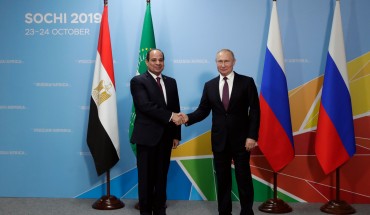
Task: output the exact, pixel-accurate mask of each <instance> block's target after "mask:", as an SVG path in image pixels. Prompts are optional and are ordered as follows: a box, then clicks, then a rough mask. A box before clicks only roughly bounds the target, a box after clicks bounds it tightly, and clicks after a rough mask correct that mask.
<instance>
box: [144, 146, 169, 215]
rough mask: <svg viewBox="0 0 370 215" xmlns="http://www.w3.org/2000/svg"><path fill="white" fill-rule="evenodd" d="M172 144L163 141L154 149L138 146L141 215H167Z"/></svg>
mask: <svg viewBox="0 0 370 215" xmlns="http://www.w3.org/2000/svg"><path fill="white" fill-rule="evenodd" d="M171 149H172V142H169V141H161V142H160V143H159V144H157V145H156V146H154V147H149V146H142V145H137V169H138V182H139V204H140V214H141V215H152V214H153V215H165V214H166V200H167V194H166V188H167V173H168V168H169V165H170V157H171Z"/></svg>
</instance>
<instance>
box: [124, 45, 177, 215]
mask: <svg viewBox="0 0 370 215" xmlns="http://www.w3.org/2000/svg"><path fill="white" fill-rule="evenodd" d="M146 65H147V66H148V71H147V72H145V73H144V74H142V75H138V76H135V77H133V78H132V79H131V82H130V84H131V85H130V87H131V95H132V98H133V102H134V106H135V110H136V119H135V124H134V130H133V133H132V137H131V143H135V144H136V147H137V148H136V149H137V168H138V182H139V204H140V205H139V207H140V214H141V215H152V214H153V215H164V214H166V205H165V204H166V198H167V196H166V187H167V173H168V168H169V165H170V157H171V149H172V148H176V147H177V146H178V144H179V141H180V140H181V127H180V126H177V125H176V124H175V123H177V124H179V121H180V120H181V118H180V117H179V116H178V114H177V113H178V112H180V102H179V96H178V91H177V84H176V81H175V79H173V78H170V77H168V76H165V75H163V74H162V71H163V69H164V54H163V52H162V51H161V50H159V49H152V50H150V51H149V52H148V54H147V57H146Z"/></svg>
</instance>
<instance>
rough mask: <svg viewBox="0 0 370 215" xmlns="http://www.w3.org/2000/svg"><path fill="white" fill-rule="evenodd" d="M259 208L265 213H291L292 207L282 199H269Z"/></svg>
mask: <svg viewBox="0 0 370 215" xmlns="http://www.w3.org/2000/svg"><path fill="white" fill-rule="evenodd" d="M258 209H259V210H260V211H262V212H265V213H276V214H281V213H289V212H292V208H291V207H290V206H289V205H288V204H287V203H285V202H284V201H283V200H281V199H269V200H267V201H265V202H264V203H263V204H262V205H261V206H259V207H258Z"/></svg>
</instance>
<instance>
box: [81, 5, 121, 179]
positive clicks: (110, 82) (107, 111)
mask: <svg viewBox="0 0 370 215" xmlns="http://www.w3.org/2000/svg"><path fill="white" fill-rule="evenodd" d="M87 145H88V146H89V149H90V152H91V154H92V157H93V159H94V162H95V168H96V172H97V173H98V175H101V174H103V173H104V172H107V171H108V170H109V169H110V168H112V167H113V166H114V165H115V164H116V163H117V162H118V160H119V156H120V154H119V152H120V146H119V136H118V120H117V101H116V86H115V80H114V70H113V57H112V47H111V42H110V33H109V25H108V6H107V5H104V11H103V15H102V20H101V23H100V34H99V41H98V51H97V54H96V62H95V71H94V79H93V83H92V89H91V99H90V114H89V125H88V131H87Z"/></svg>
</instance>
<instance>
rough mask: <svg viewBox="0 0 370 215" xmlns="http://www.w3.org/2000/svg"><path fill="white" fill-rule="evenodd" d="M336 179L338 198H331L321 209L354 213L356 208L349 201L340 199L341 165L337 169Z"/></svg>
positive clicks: (323, 210)
mask: <svg viewBox="0 0 370 215" xmlns="http://www.w3.org/2000/svg"><path fill="white" fill-rule="evenodd" d="M335 178H336V179H335V180H336V200H330V201H329V202H327V203H326V204H325V205H323V206H321V208H320V210H321V211H322V212H324V213H328V214H354V213H356V210H355V209H354V208H353V207H352V206H351V205H349V204H348V203H347V202H345V201H343V200H340V195H339V194H340V193H339V192H340V186H339V185H340V167H338V168H337V169H336V171H335Z"/></svg>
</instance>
